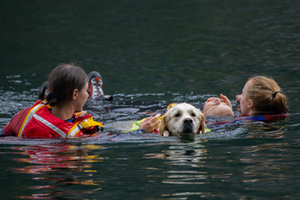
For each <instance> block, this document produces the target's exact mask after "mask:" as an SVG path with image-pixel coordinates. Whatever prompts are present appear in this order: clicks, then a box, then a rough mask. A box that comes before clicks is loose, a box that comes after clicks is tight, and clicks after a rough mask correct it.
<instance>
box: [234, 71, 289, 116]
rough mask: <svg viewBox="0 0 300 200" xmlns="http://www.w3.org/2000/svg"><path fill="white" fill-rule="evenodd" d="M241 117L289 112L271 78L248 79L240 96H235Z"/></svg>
mask: <svg viewBox="0 0 300 200" xmlns="http://www.w3.org/2000/svg"><path fill="white" fill-rule="evenodd" d="M236 101H237V102H238V103H239V104H240V109H241V114H242V116H250V115H278V114H284V113H288V112H289V108H288V101H287V98H286V96H285V95H284V94H283V93H282V90H281V88H280V87H279V86H278V84H277V83H276V81H275V80H274V79H272V78H268V77H265V76H255V77H252V78H250V79H249V80H248V81H247V82H246V84H245V86H244V88H243V90H242V94H239V95H236Z"/></svg>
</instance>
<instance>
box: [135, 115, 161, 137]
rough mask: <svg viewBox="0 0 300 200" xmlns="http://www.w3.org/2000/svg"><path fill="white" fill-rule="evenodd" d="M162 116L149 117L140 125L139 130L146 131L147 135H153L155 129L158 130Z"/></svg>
mask: <svg viewBox="0 0 300 200" xmlns="http://www.w3.org/2000/svg"><path fill="white" fill-rule="evenodd" d="M160 116H161V114H157V115H155V116H151V117H147V118H146V119H145V120H143V121H142V122H141V124H140V127H139V129H144V130H145V131H146V133H153V131H154V129H157V128H158V126H159V124H160V121H161V119H159V118H160Z"/></svg>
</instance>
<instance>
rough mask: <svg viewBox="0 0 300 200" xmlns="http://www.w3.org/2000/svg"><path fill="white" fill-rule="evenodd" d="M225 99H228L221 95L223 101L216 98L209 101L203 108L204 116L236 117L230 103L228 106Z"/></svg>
mask: <svg viewBox="0 0 300 200" xmlns="http://www.w3.org/2000/svg"><path fill="white" fill-rule="evenodd" d="M224 98H226V99H227V97H226V96H224V95H221V99H220V98H216V97H211V98H209V99H207V100H206V102H205V104H204V107H203V114H204V115H205V116H218V117H224V116H234V113H233V111H232V108H231V104H230V102H229V104H228V102H226V100H224ZM228 101H229V100H228Z"/></svg>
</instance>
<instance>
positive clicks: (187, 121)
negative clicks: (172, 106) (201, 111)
mask: <svg viewBox="0 0 300 200" xmlns="http://www.w3.org/2000/svg"><path fill="white" fill-rule="evenodd" d="M183 123H185V124H192V123H193V120H192V119H191V118H187V119H184V121H183Z"/></svg>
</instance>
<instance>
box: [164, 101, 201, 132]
mask: <svg viewBox="0 0 300 200" xmlns="http://www.w3.org/2000/svg"><path fill="white" fill-rule="evenodd" d="M159 133H160V135H161V136H182V135H195V134H200V133H202V134H203V133H205V116H204V114H203V113H202V112H201V111H200V109H197V108H196V107H194V106H193V105H191V104H188V103H180V104H177V105H175V106H173V107H171V108H170V109H169V110H168V111H167V112H166V113H165V114H164V116H163V118H162V120H161V123H160V126H159Z"/></svg>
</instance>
